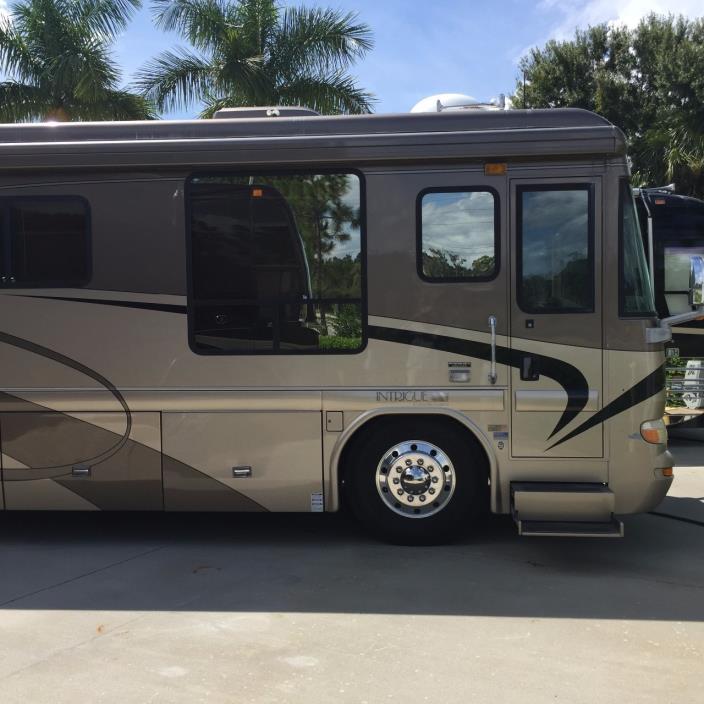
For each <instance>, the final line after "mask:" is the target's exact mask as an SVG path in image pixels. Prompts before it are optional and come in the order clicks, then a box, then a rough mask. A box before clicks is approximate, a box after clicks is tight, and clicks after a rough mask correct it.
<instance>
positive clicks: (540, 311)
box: [515, 181, 597, 315]
mask: <svg viewBox="0 0 704 704" xmlns="http://www.w3.org/2000/svg"><path fill="white" fill-rule="evenodd" d="M533 191H586V192H587V209H588V213H587V262H588V264H589V268H590V271H591V287H590V288H591V290H590V294H591V305H590V307H589V308H531V307H529V306H528V305H526V303H525V300H524V297H523V194H524V193H526V192H533ZM515 192H516V303H517V305H518V307H519V309H520V310H521V311H522V312H524V313H528V314H530V315H593V314H594V313H595V312H596V277H597V272H596V267H595V242H594V239H595V213H594V207H595V203H594V200H595V199H594V184H593V183H591V182H588V181H586V182H585V181H580V182H574V183H536V184H529V183H524V184H519V185H517V186H516V191H515Z"/></svg>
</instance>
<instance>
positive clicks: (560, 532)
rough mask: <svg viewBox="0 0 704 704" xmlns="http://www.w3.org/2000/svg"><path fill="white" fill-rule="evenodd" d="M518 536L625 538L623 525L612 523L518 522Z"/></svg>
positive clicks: (612, 520)
mask: <svg viewBox="0 0 704 704" xmlns="http://www.w3.org/2000/svg"><path fill="white" fill-rule="evenodd" d="M517 523H518V535H524V536H533V537H541V538H546V537H550V536H552V537H555V538H623V523H622V522H621V521H618V520H616V519H615V518H612V519H611V520H610V521H600V522H597V521H522V520H519V521H517Z"/></svg>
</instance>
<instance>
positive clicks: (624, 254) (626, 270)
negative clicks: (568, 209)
mask: <svg viewBox="0 0 704 704" xmlns="http://www.w3.org/2000/svg"><path fill="white" fill-rule="evenodd" d="M619 211H620V217H621V223H620V227H621V254H620V258H621V303H620V309H621V314H622V315H653V314H654V311H655V303H654V301H653V290H652V286H651V282H650V273H649V271H648V263H647V261H646V258H645V250H644V248H643V239H642V237H641V232H640V226H639V224H638V213H637V211H636V204H635V201H634V200H633V191H632V190H631V186H630V184H629V183H628V181H627V180H626V179H625V178H624V179H622V180H621V185H620V201H619Z"/></svg>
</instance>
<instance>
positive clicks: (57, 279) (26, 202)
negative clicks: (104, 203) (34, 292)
mask: <svg viewBox="0 0 704 704" xmlns="http://www.w3.org/2000/svg"><path fill="white" fill-rule="evenodd" d="M0 208H1V209H2V224H1V232H2V256H1V258H0V264H1V266H2V278H1V279H0V281H1V283H2V285H3V286H14V287H25V288H26V287H55V286H82V285H84V284H85V283H86V282H87V281H88V279H89V276H90V239H89V236H90V227H89V225H90V216H89V211H88V205H87V203H86V202H85V201H84V200H83V199H81V198H73V197H67V198H62V197H56V198H54V197H51V198H40V197H37V198H34V197H22V198H12V199H2V200H0Z"/></svg>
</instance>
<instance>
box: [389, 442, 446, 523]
mask: <svg viewBox="0 0 704 704" xmlns="http://www.w3.org/2000/svg"><path fill="white" fill-rule="evenodd" d="M375 480H376V489H377V491H378V492H379V496H380V497H381V500H382V502H383V503H384V505H385V506H386V507H387V508H388V509H390V510H391V511H393V512H394V513H397V514H399V515H401V516H405V517H406V518H427V517H428V516H433V515H434V514H436V513H439V512H440V511H442V510H443V508H444V507H445V506H446V505H447V504H448V502H449V501H450V499H451V498H452V495H453V494H454V493H455V486H456V482H457V479H456V474H455V468H454V466H453V465H452V462H451V461H450V458H449V457H448V456H447V455H446V454H445V452H443V450H442V449H441V448H439V447H437V446H436V445H433V444H432V443H430V442H426V441H425V440H405V441H404V442H400V443H398V444H397V445H394V446H393V447H390V448H389V449H388V450H387V451H386V452H385V453H384V455H383V457H382V459H381V461H380V462H379V464H378V465H377V468H376V475H375Z"/></svg>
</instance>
